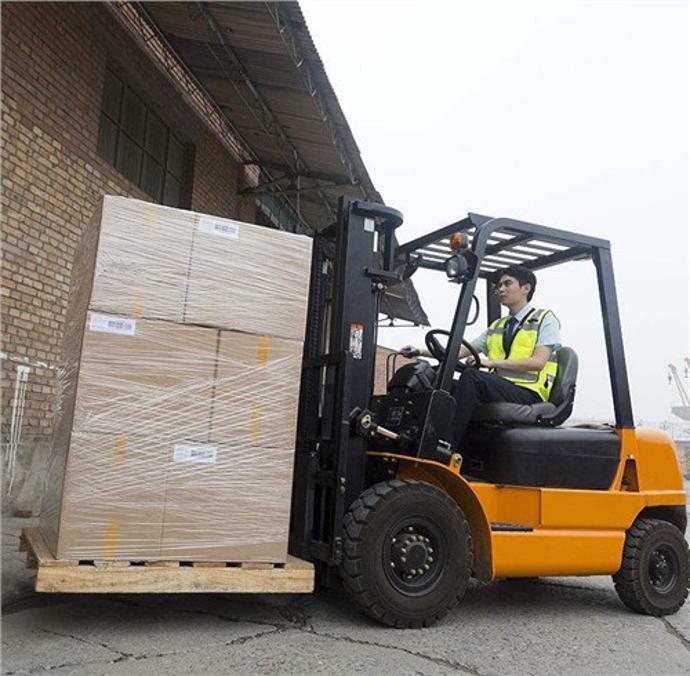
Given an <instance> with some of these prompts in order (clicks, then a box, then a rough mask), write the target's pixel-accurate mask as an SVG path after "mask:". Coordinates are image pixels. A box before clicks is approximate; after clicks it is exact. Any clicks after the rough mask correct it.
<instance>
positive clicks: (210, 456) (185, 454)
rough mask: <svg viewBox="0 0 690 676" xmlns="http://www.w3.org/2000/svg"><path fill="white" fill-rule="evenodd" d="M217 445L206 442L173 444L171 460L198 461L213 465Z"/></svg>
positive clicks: (216, 453)
mask: <svg viewBox="0 0 690 676" xmlns="http://www.w3.org/2000/svg"><path fill="white" fill-rule="evenodd" d="M216 455H218V447H217V446H209V445H208V444H175V445H174V446H173V462H198V463H202V464H204V465H215V464H216Z"/></svg>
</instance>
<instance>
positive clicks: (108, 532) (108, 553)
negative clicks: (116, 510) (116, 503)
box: [103, 516, 120, 559]
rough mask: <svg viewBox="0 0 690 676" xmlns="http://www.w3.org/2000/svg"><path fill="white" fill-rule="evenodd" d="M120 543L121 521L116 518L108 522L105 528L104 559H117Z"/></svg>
mask: <svg viewBox="0 0 690 676" xmlns="http://www.w3.org/2000/svg"><path fill="white" fill-rule="evenodd" d="M119 541H120V519H118V518H117V517H116V516H114V517H112V518H111V519H109V520H108V525H107V526H106V527H105V538H104V542H103V558H104V559H112V558H114V557H115V552H116V550H117V545H118V543H119Z"/></svg>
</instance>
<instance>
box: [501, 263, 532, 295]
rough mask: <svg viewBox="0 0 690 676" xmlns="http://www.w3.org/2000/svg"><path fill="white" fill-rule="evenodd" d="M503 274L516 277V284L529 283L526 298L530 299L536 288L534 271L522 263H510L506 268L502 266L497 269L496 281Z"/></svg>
mask: <svg viewBox="0 0 690 676" xmlns="http://www.w3.org/2000/svg"><path fill="white" fill-rule="evenodd" d="M505 275H508V276H509V277H513V278H515V279H517V281H518V284H519V285H520V286H524V285H525V284H529V285H530V290H529V293H528V294H527V300H528V301H530V300H532V296H533V295H534V290H535V289H536V288H537V278H536V277H535V276H534V273H533V272H532V271H531V270H530V269H529V268H526V267H525V266H524V265H511V266H509V267H507V268H504V269H503V270H499V271H498V273H497V276H496V281H497V282H498V281H499V280H500V279H501V277H504V276H505Z"/></svg>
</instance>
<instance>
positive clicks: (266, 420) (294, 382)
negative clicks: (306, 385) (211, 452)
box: [211, 331, 302, 448]
mask: <svg viewBox="0 0 690 676" xmlns="http://www.w3.org/2000/svg"><path fill="white" fill-rule="evenodd" d="M301 371H302V343H301V342H299V341H294V340H286V339H284V338H275V337H273V336H257V335H253V334H248V333H239V332H236V331H221V332H220V340H219V343H218V367H217V370H216V383H215V390H214V399H213V414H212V417H211V439H212V440H213V441H217V442H221V443H227V444H234V445H237V444H247V445H251V446H265V447H269V448H294V446H295V435H296V427H297V409H298V406H299V386H300V376H301Z"/></svg>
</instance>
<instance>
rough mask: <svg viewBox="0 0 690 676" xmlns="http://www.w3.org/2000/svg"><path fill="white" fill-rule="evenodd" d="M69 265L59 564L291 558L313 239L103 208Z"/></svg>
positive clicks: (57, 475)
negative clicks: (289, 543)
mask: <svg viewBox="0 0 690 676" xmlns="http://www.w3.org/2000/svg"><path fill="white" fill-rule="evenodd" d="M97 220H98V223H97V224H93V225H92V227H90V228H89V229H88V231H87V235H86V236H85V238H84V241H83V243H82V247H81V250H80V253H79V256H78V257H77V260H76V263H75V270H74V272H73V279H75V283H74V284H73V288H72V290H71V296H70V303H69V308H68V317H67V330H66V335H65V343H64V350H63V353H64V354H63V367H62V369H61V371H60V383H59V384H60V387H59V400H58V415H57V416H56V427H55V432H54V443H53V455H52V459H51V466H50V471H49V473H48V482H47V486H46V505H45V508H44V510H43V520H42V527H43V530H44V533H45V535H46V538H47V541H48V542H49V544H50V545H51V547H52V549H53V552H54V554H55V555H56V556H57V557H58V558H66V559H132V560H135V559H146V560H155V559H182V560H185V559H186V560H208V561H212V560H221V561H273V562H279V561H283V560H285V557H286V555H287V533H288V522H289V507H290V494H291V483H292V462H293V453H294V442H295V431H296V419H297V405H298V395H299V381H300V371H301V357H302V340H303V337H304V326H305V320H306V304H307V294H308V279H309V268H310V262H311V240H310V239H309V238H306V237H302V236H297V235H291V234H288V233H284V232H279V231H275V230H269V229H266V228H261V227H258V226H254V225H250V224H245V223H237V222H235V221H230V220H226V219H220V218H216V217H210V216H204V215H200V214H195V213H192V212H186V211H182V210H178V209H170V208H167V207H161V206H156V205H151V204H148V203H145V202H140V201H138V200H131V199H126V198H119V197H106V198H104V200H103V205H102V210H101V211H100V212H99V214H98V217H97Z"/></svg>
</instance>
